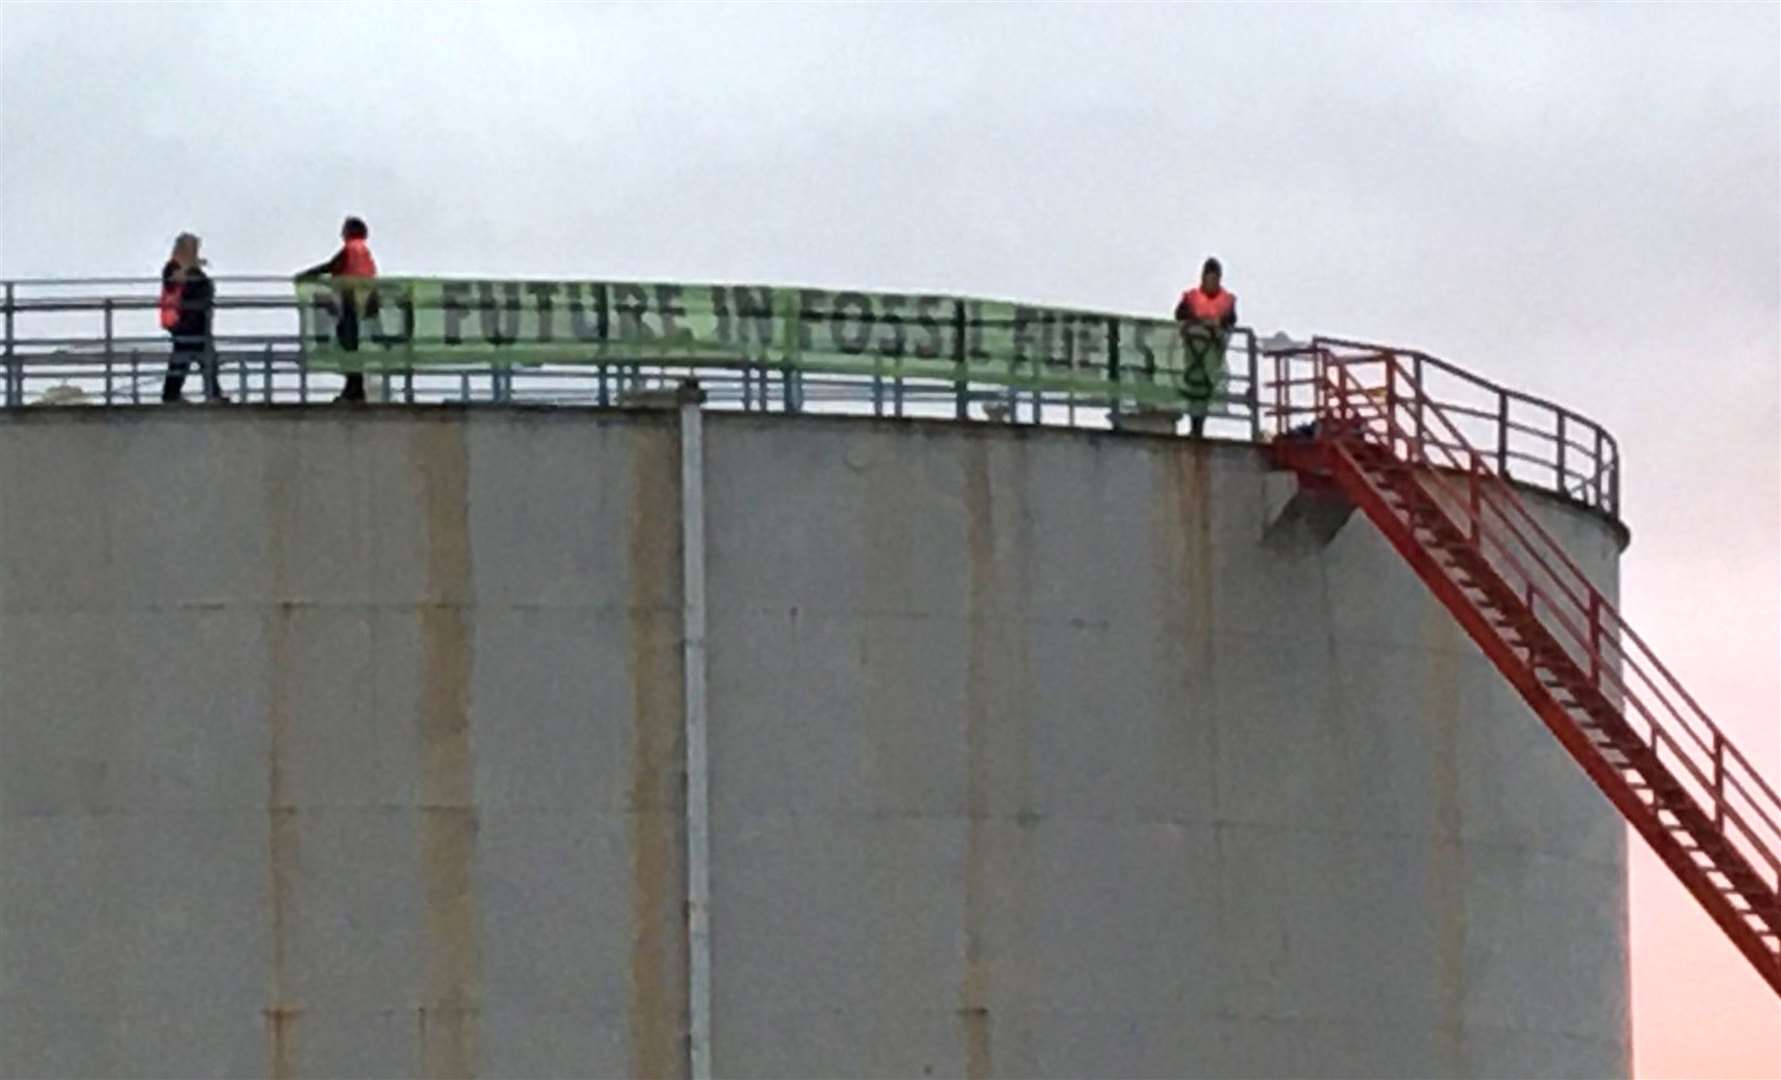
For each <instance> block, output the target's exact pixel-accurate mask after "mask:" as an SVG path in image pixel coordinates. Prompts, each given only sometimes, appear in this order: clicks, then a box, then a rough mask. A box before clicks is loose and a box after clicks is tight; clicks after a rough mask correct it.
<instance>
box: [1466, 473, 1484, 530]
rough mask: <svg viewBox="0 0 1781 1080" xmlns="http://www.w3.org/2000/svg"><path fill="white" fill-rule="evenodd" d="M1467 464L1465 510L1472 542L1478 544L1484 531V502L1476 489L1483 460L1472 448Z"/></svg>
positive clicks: (1479, 481)
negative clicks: (1466, 504)
mask: <svg viewBox="0 0 1781 1080" xmlns="http://www.w3.org/2000/svg"><path fill="white" fill-rule="evenodd" d="M1467 465H1468V466H1469V467H1468V468H1467V469H1466V495H1467V501H1468V503H1469V505H1468V507H1467V510H1468V511H1469V512H1470V514H1471V517H1472V543H1473V544H1478V543H1480V542H1481V540H1480V537H1481V534H1482V533H1483V531H1484V524H1483V519H1484V503H1483V499H1482V498H1480V495H1479V491H1478V488H1479V486H1480V484H1481V483H1482V481H1481V480H1480V479H1479V474H1480V473H1482V472H1483V471H1484V462H1483V460H1482V459H1480V458H1479V457H1478V452H1477V451H1475V450H1474V451H1473V452H1472V456H1471V458H1469V459H1468V461H1467Z"/></svg>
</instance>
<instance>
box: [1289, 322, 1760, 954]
mask: <svg viewBox="0 0 1781 1080" xmlns="http://www.w3.org/2000/svg"><path fill="white" fill-rule="evenodd" d="M1277 362H1278V363H1279V365H1280V366H1281V368H1282V370H1283V371H1287V372H1289V375H1288V376H1285V377H1282V378H1280V379H1278V380H1277V384H1278V383H1290V384H1292V385H1302V386H1308V387H1310V388H1311V389H1312V395H1311V396H1312V398H1313V400H1314V403H1315V404H1314V407H1315V408H1316V409H1317V410H1318V411H1319V412H1320V414H1321V415H1322V417H1323V418H1324V419H1325V421H1326V422H1333V423H1335V424H1337V425H1342V426H1346V428H1347V429H1348V430H1349V431H1350V432H1352V433H1355V434H1358V435H1359V436H1360V437H1362V438H1363V439H1365V440H1367V441H1370V442H1373V443H1375V444H1376V445H1379V446H1383V447H1386V448H1387V449H1389V450H1390V452H1391V454H1392V455H1393V456H1394V457H1395V458H1396V459H1398V460H1400V461H1405V462H1412V463H1415V464H1418V465H1421V466H1424V467H1425V469H1424V471H1423V472H1422V474H1421V475H1423V476H1424V477H1425V485H1426V488H1427V490H1429V491H1430V493H1431V494H1433V495H1435V496H1436V498H1437V500H1438V501H1439V502H1440V503H1441V504H1442V506H1443V507H1444V508H1445V509H1446V510H1447V511H1448V512H1449V513H1451V514H1452V515H1453V517H1454V521H1455V523H1456V524H1457V525H1458V526H1459V527H1460V529H1461V530H1462V531H1463V532H1464V533H1465V534H1466V536H1467V537H1469V539H1470V541H1471V543H1472V544H1473V545H1474V547H1475V548H1476V549H1477V550H1478V552H1479V553H1480V554H1482V555H1483V556H1484V557H1485V558H1486V559H1487V560H1488V561H1489V563H1490V565H1491V567H1492V569H1493V570H1495V571H1496V572H1497V574H1498V575H1499V576H1500V577H1501V578H1502V579H1503V581H1504V583H1505V584H1507V585H1508V586H1509V587H1511V588H1512V589H1513V590H1514V591H1515V593H1516V594H1517V596H1518V597H1519V598H1521V599H1522V601H1523V602H1524V603H1525V604H1526V607H1527V611H1528V613H1529V614H1530V615H1531V616H1533V617H1535V618H1537V619H1538V620H1539V622H1540V624H1541V626H1542V627H1543V628H1544V629H1545V631H1546V632H1547V633H1548V634H1549V635H1550V636H1551V637H1552V639H1553V640H1554V641H1555V642H1556V643H1557V644H1558V645H1559V646H1560V647H1562V648H1563V649H1564V650H1565V652H1566V653H1567V655H1568V656H1569V657H1570V659H1571V660H1572V661H1573V662H1575V664H1576V665H1577V667H1578V670H1579V671H1581V672H1583V673H1584V674H1585V675H1586V676H1587V678H1588V679H1589V681H1590V683H1591V685H1592V686H1593V687H1594V688H1595V689H1596V690H1598V691H1600V692H1601V693H1603V694H1604V695H1605V696H1607V697H1608V698H1609V699H1610V700H1611V701H1613V702H1614V703H1615V704H1616V706H1617V708H1618V710H1619V712H1620V713H1621V715H1622V716H1623V717H1624V719H1625V721H1626V723H1627V726H1628V729H1629V730H1630V731H1631V732H1633V733H1634V734H1636V735H1637V736H1638V737H1639V738H1640V740H1641V741H1642V744H1643V748H1644V749H1645V750H1647V751H1649V753H1650V755H1651V757H1652V759H1653V760H1654V761H1658V762H1661V763H1662V764H1663V765H1664V766H1665V767H1666V768H1667V769H1668V770H1669V772H1670V773H1671V774H1672V775H1673V777H1674V778H1675V780H1676V781H1677V782H1678V783H1679V784H1680V786H1681V788H1682V789H1683V790H1684V791H1685V792H1686V793H1687V795H1688V796H1689V798H1691V799H1692V800H1693V801H1694V804H1695V806H1696V807H1697V808H1698V809H1699V811H1700V813H1701V815H1702V816H1703V818H1704V819H1705V820H1708V821H1711V822H1712V825H1713V827H1714V828H1715V829H1716V830H1718V831H1719V832H1720V834H1721V835H1722V837H1723V838H1724V840H1725V841H1726V842H1727V843H1729V844H1730V845H1731V847H1732V849H1733V850H1734V851H1735V852H1736V853H1737V854H1738V855H1739V856H1740V857H1741V858H1742V859H1743V860H1744V861H1745V862H1746V863H1748V864H1749V866H1750V868H1751V869H1752V870H1753V871H1754V872H1755V873H1756V875H1757V878H1758V880H1759V881H1760V883H1761V885H1762V887H1763V888H1764V889H1766V890H1767V891H1768V893H1769V894H1770V895H1781V795H1778V794H1777V793H1776V790H1775V788H1774V787H1773V786H1772V785H1771V784H1770V783H1769V782H1768V781H1767V779H1765V778H1764V776H1763V774H1762V773H1761V771H1760V770H1758V769H1757V768H1756V767H1755V766H1754V765H1753V764H1752V763H1751V762H1750V760H1749V759H1748V758H1747V757H1746V756H1745V755H1744V754H1743V753H1742V752H1741V751H1740V750H1739V749H1738V748H1737V746H1736V745H1734V744H1733V743H1732V742H1731V740H1730V739H1729V738H1728V737H1727V736H1726V734H1725V732H1724V730H1723V729H1722V728H1721V727H1720V726H1719V725H1718V724H1716V723H1715V722H1714V721H1713V720H1712V718H1711V717H1709V716H1708V715H1707V712H1706V710H1705V709H1703V708H1702V707H1701V705H1700V704H1699V703H1698V702H1697V701H1696V700H1695V698H1694V697H1693V696H1692V695H1690V694H1689V692H1688V690H1687V689H1686V688H1684V687H1683V685H1682V683H1681V681H1680V680H1679V679H1677V677H1676V676H1675V675H1674V674H1673V673H1672V672H1671V671H1670V670H1669V668H1667V667H1666V666H1665V665H1664V663H1663V662H1662V661H1661V660H1660V659H1659V658H1658V656H1657V654H1656V652H1655V651H1654V650H1653V649H1652V648H1651V646H1650V645H1649V644H1647V643H1646V641H1645V639H1644V638H1642V637H1640V636H1639V634H1638V632H1637V631H1636V630H1634V629H1633V627H1632V625H1631V624H1630V623H1628V622H1627V621H1626V620H1625V618H1624V617H1623V616H1622V615H1621V613H1620V612H1619V611H1618V610H1617V609H1616V608H1615V606H1614V605H1613V603H1612V602H1611V601H1610V600H1609V599H1608V598H1607V597H1606V596H1604V595H1603V594H1602V593H1601V591H1600V590H1599V589H1598V588H1597V587H1596V585H1595V583H1594V582H1593V581H1591V580H1590V578H1589V576H1588V575H1587V574H1585V573H1584V572H1583V570H1582V569H1580V568H1579V567H1578V565H1577V563H1576V562H1575V561H1574V560H1573V559H1572V557H1571V556H1570V555H1569V554H1568V553H1567V552H1566V551H1565V548H1564V546H1563V545H1562V544H1560V543H1559V542H1558V541H1557V540H1555V539H1554V538H1553V537H1552V535H1551V534H1550V532H1548V531H1547V529H1546V527H1545V526H1543V525H1542V524H1541V523H1540V521H1539V520H1538V518H1537V517H1535V515H1534V514H1533V513H1532V512H1530V511H1529V510H1528V508H1527V507H1526V506H1525V505H1523V503H1522V502H1521V500H1520V499H1519V498H1517V497H1516V495H1515V494H1514V492H1513V491H1512V490H1511V489H1509V488H1508V487H1507V486H1506V485H1504V484H1503V483H1501V479H1502V474H1501V472H1500V471H1499V470H1498V468H1495V467H1493V466H1495V465H1496V463H1499V462H1502V461H1505V460H1509V458H1508V457H1507V455H1505V453H1504V451H1503V450H1502V448H1501V445H1500V444H1499V445H1498V446H1497V447H1496V448H1495V452H1494V453H1493V452H1492V450H1491V449H1490V448H1488V447H1487V446H1486V447H1480V446H1478V445H1477V444H1476V443H1474V442H1473V441H1472V440H1471V439H1470V437H1469V436H1467V435H1466V434H1465V432H1464V431H1463V430H1462V424H1463V422H1464V419H1465V414H1460V415H1459V416H1455V415H1452V413H1453V410H1452V409H1451V407H1450V406H1446V405H1443V404H1441V403H1439V402H1438V401H1436V400H1435V399H1433V398H1432V397H1431V396H1430V395H1429V394H1428V393H1427V392H1426V391H1425V389H1424V386H1423V384H1422V382H1421V379H1420V372H1422V371H1426V370H1429V365H1430V364H1431V363H1432V361H1431V359H1430V358H1428V357H1423V356H1420V355H1418V354H1414V353H1403V352H1399V351H1396V350H1391V349H1383V348H1376V347H1375V348H1369V347H1365V346H1358V345H1353V344H1351V343H1345V345H1344V347H1342V348H1340V349H1330V348H1323V347H1313V348H1311V349H1305V350H1300V351H1296V352H1294V353H1292V354H1291V355H1281V356H1280V357H1278V359H1277ZM1443 366H1444V367H1445V366H1446V365H1443ZM1559 423H1560V424H1561V425H1563V426H1561V427H1559V428H1558V429H1557V430H1558V431H1564V430H1566V429H1568V428H1570V427H1572V426H1574V425H1576V424H1579V423H1587V421H1582V420H1581V419H1580V418H1578V417H1575V416H1574V414H1565V413H1563V412H1562V411H1561V412H1560V418H1559ZM1597 430H1598V432H1599V429H1597ZM1608 444H1609V445H1610V446H1611V445H1612V443H1611V440H1609V443H1608ZM1560 445H1561V446H1562V445H1563V444H1562V443H1560ZM1588 445H1589V444H1587V443H1586V444H1585V448H1587V447H1588ZM1516 460H1519V458H1517V459H1516ZM1561 475H1562V471H1561ZM1590 490H1592V491H1595V492H1596V493H1598V494H1599V492H1600V491H1601V490H1604V489H1603V488H1602V486H1601V485H1591V486H1590ZM1598 745H1599V744H1598ZM1653 808H1654V812H1657V813H1671V812H1672V811H1671V810H1668V809H1665V808H1664V807H1663V805H1662V804H1654V807H1653ZM1673 824H1674V823H1673V822H1670V821H1666V822H1664V825H1665V827H1666V828H1668V827H1673ZM1715 872H1716V873H1719V874H1720V875H1721V876H1723V875H1724V873H1725V871H1724V868H1718V869H1716V870H1715ZM1738 914H1739V916H1740V917H1742V918H1745V919H1748V917H1749V909H1748V908H1744V909H1740V910H1739V912H1738ZM1771 917H1772V916H1771ZM1750 925H1751V926H1755V925H1757V924H1755V923H1750ZM1764 940H1765V941H1766V945H1765V948H1766V949H1767V950H1768V954H1769V960H1768V963H1770V964H1772V963H1773V962H1774V958H1775V957H1778V956H1781V937H1777V936H1776V935H1775V934H1773V933H1768V934H1765V935H1764ZM1759 959H1760V957H1759Z"/></svg>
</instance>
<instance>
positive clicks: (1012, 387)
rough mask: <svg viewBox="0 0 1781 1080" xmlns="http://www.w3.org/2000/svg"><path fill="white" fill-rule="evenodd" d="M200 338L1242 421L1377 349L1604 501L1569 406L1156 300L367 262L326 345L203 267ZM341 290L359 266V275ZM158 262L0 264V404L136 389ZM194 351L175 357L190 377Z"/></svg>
mask: <svg viewBox="0 0 1781 1080" xmlns="http://www.w3.org/2000/svg"><path fill="white" fill-rule="evenodd" d="M216 281H217V285H218V289H217V297H216V303H215V321H214V343H215V352H216V356H217V359H218V363H219V366H220V369H221V373H222V381H223V386H224V392H225V393H226V394H228V395H229V396H230V397H231V399H233V400H234V401H237V402H254V403H262V404H314V403H319V402H325V401H329V400H331V399H332V398H333V397H334V396H335V394H336V392H337V391H338V389H339V386H340V381H341V380H340V372H341V370H343V369H344V368H347V367H350V366H353V365H358V366H360V367H362V368H363V370H365V371H366V372H367V374H368V380H367V381H368V382H369V384H370V387H369V394H370V398H371V400H372V401H373V402H377V403H387V404H402V405H422V404H440V403H491V404H505V405H529V406H581V407H588V406H595V407H625V406H628V405H637V404H647V403H649V402H650V400H651V398H652V397H656V396H659V395H660V394H661V393H662V392H663V391H667V390H671V389H672V388H674V387H677V386H679V385H680V384H682V383H684V382H686V381H688V380H696V381H697V382H698V383H699V384H700V386H701V387H702V388H703V390H704V392H705V395H706V402H707V407H709V408H718V409H732V410H743V411H749V412H773V413H824V414H835V415H855V416H874V417H890V418H928V419H949V420H958V421H967V422H970V421H977V422H988V423H1005V424H1015V425H1051V426H1065V427H1075V428H1087V429H1109V428H1113V429H1119V430H1126V431H1141V432H1149V433H1153V434H1158V433H1167V432H1171V431H1174V430H1176V429H1177V428H1178V427H1185V426H1186V425H1183V424H1179V423H1178V422H1179V421H1180V420H1181V419H1182V417H1183V413H1184V409H1185V410H1186V411H1191V412H1201V413H1203V415H1204V421H1205V434H1206V435H1207V436H1208V437H1212V438H1218V439H1227V440H1238V441H1246V442H1252V443H1262V442H1266V441H1268V440H1270V439H1271V438H1273V437H1274V436H1276V435H1279V434H1281V433H1283V432H1286V431H1288V430H1291V429H1292V428H1294V427H1298V426H1300V425H1302V424H1304V423H1307V422H1309V421H1310V420H1311V419H1312V418H1313V417H1314V416H1315V415H1316V411H1317V409H1318V406H1319V397H1318V395H1319V393H1320V390H1319V386H1318V378H1319V376H1318V372H1319V371H1320V370H1321V367H1320V365H1328V364H1332V363H1336V364H1344V365H1348V366H1349V367H1350V369H1351V370H1360V369H1361V368H1362V367H1363V366H1365V365H1368V364H1371V363H1375V362H1377V361H1379V360H1380V359H1382V358H1385V357H1391V358H1395V359H1396V361H1397V363H1395V364H1387V365H1383V366H1381V367H1380V368H1379V370H1380V371H1382V372H1383V371H1385V369H1386V368H1391V369H1401V370H1402V371H1403V372H1404V373H1405V375H1406V376H1407V377H1406V378H1401V379H1397V380H1395V381H1394V380H1392V379H1390V378H1389V377H1384V378H1382V379H1381V384H1380V386H1379V387H1378V394H1379V399H1380V400H1381V401H1382V402H1384V403H1386V404H1388V405H1389V406H1390V407H1391V408H1393V409H1402V410H1404V413H1405V420H1406V429H1407V430H1414V431H1416V432H1417V436H1418V438H1420V439H1424V440H1428V445H1429V447H1430V448H1434V449H1446V450H1454V449H1459V447H1458V446H1455V445H1450V444H1440V443H1436V442H1435V441H1434V435H1433V433H1432V432H1430V431H1429V430H1428V429H1427V428H1425V427H1424V426H1423V424H1422V419H1421V418H1422V414H1423V411H1424V409H1425V408H1426V409H1429V410H1434V409H1437V408H1438V409H1439V411H1440V412H1441V413H1443V414H1444V415H1446V416H1448V417H1450V418H1452V419H1454V420H1455V421H1456V422H1457V424H1458V425H1459V427H1460V434H1461V435H1462V436H1463V439H1464V442H1465V443H1466V444H1469V446H1470V447H1471V448H1473V449H1475V450H1476V451H1477V452H1478V453H1479V454H1481V455H1483V457H1484V459H1485V461H1486V462H1487V464H1488V465H1489V467H1490V468H1492V469H1494V470H1495V471H1497V472H1499V473H1501V474H1503V475H1506V476H1509V477H1511V478H1513V479H1514V480H1515V481H1517V482H1518V483H1520V484H1522V485H1524V486H1526V487H1529V488H1532V489H1535V490H1540V491H1545V492H1548V493H1551V494H1556V495H1559V496H1561V497H1563V498H1565V499H1566V500H1569V501H1571V502H1574V503H1577V504H1580V505H1583V506H1585V507H1588V508H1591V509H1593V510H1596V511H1598V512H1600V513H1602V514H1604V515H1605V516H1606V517H1608V518H1609V519H1611V520H1614V521H1616V522H1618V520H1619V510H1620V454H1619V448H1618V445H1617V444H1616V442H1615V440H1614V438H1613V436H1612V435H1610V434H1609V433H1608V432H1607V431H1606V430H1605V429H1603V428H1602V427H1601V426H1600V425H1599V424H1597V423H1595V422H1594V421H1592V420H1589V419H1588V418H1586V417H1584V416H1582V415H1580V414H1578V413H1575V412H1573V411H1571V410H1569V409H1566V408H1564V407H1562V406H1560V405H1557V404H1554V403H1552V402H1550V401H1546V400H1543V399H1540V398H1536V397H1534V396H1532V395H1528V394H1524V393H1520V392H1518V391H1515V390H1513V389H1510V388H1507V387H1504V386H1501V385H1499V384H1497V383H1494V382H1491V381H1490V380H1488V379H1484V378H1481V377H1479V376H1477V375H1474V374H1472V373H1470V372H1468V371H1466V370H1464V369H1462V368H1460V367H1458V366H1457V365H1454V364H1452V363H1449V362H1447V361H1445V360H1441V359H1439V358H1436V357H1433V356H1429V355H1427V354H1426V353H1422V352H1420V351H1417V350H1411V349H1398V348H1394V347H1388V346H1378V345H1371V344H1367V343H1361V342H1353V341H1346V340H1342V339H1336V338H1324V337H1319V338H1314V339H1313V340H1312V341H1310V342H1307V343H1299V342H1291V341H1287V340H1285V339H1284V338H1282V337H1281V336H1280V335H1276V336H1275V337H1273V338H1271V339H1268V340H1265V341H1264V340H1259V339H1258V338H1257V336H1256V334H1255V333H1254V332H1253V331H1252V330H1251V329H1249V328H1247V327H1237V328H1236V329H1235V330H1233V331H1232V332H1230V333H1229V334H1228V335H1226V336H1224V337H1223V338H1222V339H1220V340H1216V341H1213V340H1212V339H1210V338H1206V337H1200V336H1195V335H1184V334H1183V333H1182V332H1181V331H1180V329H1179V328H1178V327H1177V325H1176V324H1175V323H1174V322H1173V321H1172V320H1167V319H1154V318H1148V317H1140V316H1132V315H1124V314H1117V313H1109V312H1093V311H1082V310H1075V309H1066V308H1054V307H1039V306H1034V305H1026V304H1018V303H1013V302H1009V301H1002V300H990V299H980V298H972V297H958V296H948V295H940V294H898V293H866V292H861V291H856V290H827V289H812V288H801V287H788V286H757V285H712V284H685V283H662V282H649V283H628V282H567V281H558V282H540V281H496V280H477V279H449V280H448V279H435V278H379V279H377V280H376V283H375V291H376V294H377V298H376V299H375V300H372V301H370V302H369V303H367V304H366V307H367V314H366V315H365V316H363V317H362V321H363V322H364V324H365V327H366V329H365V333H364V335H363V336H364V338H365V342H366V344H365V348H364V349H363V350H362V351H355V352H347V351H344V350H342V349H341V348H340V347H339V344H338V342H339V335H338V333H337V329H338V323H339V322H340V313H341V310H342V305H343V304H345V305H351V306H357V304H358V303H359V302H360V301H359V299H358V298H357V297H356V296H355V294H354V293H352V292H351V291H348V290H345V289H343V288H338V287H335V286H331V285H330V284H328V283H326V282H323V283H314V284H312V283H304V284H302V285H295V286H294V285H293V283H292V282H291V281H290V280H289V279H287V278H269V277H240V278H218V279H216ZM361 288H363V286H361ZM158 301H159V282H158V281H156V280H147V279H128V278H84V279H55V280H31V281H23V280H21V281H7V282H0V313H3V316H4V369H3V371H0V377H3V378H0V389H3V393H0V406H3V407H4V408H6V409H17V408H24V407H36V406H102V407H105V406H109V407H118V406H136V405H150V404H158V403H159V400H160V390H161V386H160V383H161V380H162V378H163V376H164V374H165V371H166V362H167V356H168V335H167V333H166V332H165V331H163V330H162V329H161V327H160V325H159V322H158V319H157V309H158V306H159V304H158ZM197 375H198V373H196V372H194V373H193V376H194V377H196V376H197Z"/></svg>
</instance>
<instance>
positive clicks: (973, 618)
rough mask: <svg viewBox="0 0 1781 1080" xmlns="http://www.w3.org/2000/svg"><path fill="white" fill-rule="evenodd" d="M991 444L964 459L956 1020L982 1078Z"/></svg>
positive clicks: (992, 635) (992, 629) (986, 1060)
mask: <svg viewBox="0 0 1781 1080" xmlns="http://www.w3.org/2000/svg"><path fill="white" fill-rule="evenodd" d="M989 452H990V450H989V443H988V440H986V439H982V438H976V439H972V440H971V441H970V443H969V446H968V449H967V451H966V454H967V457H966V461H965V484H964V495H965V521H966V525H965V549H966V563H967V566H968V568H969V574H970V577H969V586H968V589H969V591H968V596H967V608H966V612H965V619H966V631H965V632H966V656H965V665H966V667H965V731H964V735H965V913H964V915H965V971H964V983H963V985H962V986H961V987H960V988H959V997H960V1000H959V1008H958V1016H959V1022H960V1025H961V1027H962V1028H963V1035H964V1043H965V1075H966V1077H968V1078H969V1080H984V1078H985V1077H988V1076H989V1075H990V1073H991V1071H992V1069H993V1060H992V1058H991V1046H990V1015H989V997H990V977H991V960H990V955H989V941H988V937H987V932H986V927H985V922H986V919H987V911H986V909H987V907H988V905H989V899H990V896H989V892H990V888H991V882H990V880H989V866H988V861H989V859H990V857H991V852H990V851H989V843H988V841H989V838H988V837H987V836H986V835H985V831H986V826H987V824H988V818H989V813H990V792H991V782H992V780H993V777H992V775H991V768H992V762H991V754H990V748H989V738H990V725H991V724H992V723H993V717H992V715H991V710H992V709H993V707H994V685H995V678H994V672H993V670H992V668H991V665H992V664H993V657H994V655H995V652H996V649H997V642H996V635H997V633H998V626H999V624H998V623H997V621H996V580H995V572H996V570H995V554H996V524H995V504H994V502H993V501H992V493H991V490H990V462H989Z"/></svg>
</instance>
